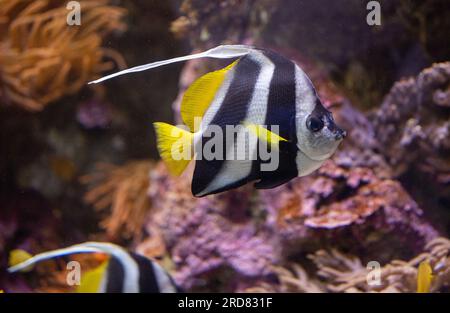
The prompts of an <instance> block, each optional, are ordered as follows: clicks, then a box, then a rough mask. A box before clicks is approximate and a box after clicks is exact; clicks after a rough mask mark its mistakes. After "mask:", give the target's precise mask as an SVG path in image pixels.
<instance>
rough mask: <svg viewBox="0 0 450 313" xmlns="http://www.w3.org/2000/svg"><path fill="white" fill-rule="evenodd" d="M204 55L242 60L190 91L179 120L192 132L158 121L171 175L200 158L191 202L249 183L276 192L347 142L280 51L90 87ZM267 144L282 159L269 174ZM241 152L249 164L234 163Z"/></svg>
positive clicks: (239, 51)
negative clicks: (200, 61) (180, 65)
mask: <svg viewBox="0 0 450 313" xmlns="http://www.w3.org/2000/svg"><path fill="white" fill-rule="evenodd" d="M204 57H210V58H219V59H226V58H238V59H237V60H235V61H234V62H233V63H231V64H230V65H228V66H227V67H225V68H223V69H221V70H218V71H214V72H210V73H207V74H206V75H204V76H202V77H200V78H199V79H197V80H196V81H195V82H194V83H192V84H191V85H190V87H189V88H188V89H187V90H186V92H185V94H184V97H183V100H182V103H181V116H182V119H183V122H184V123H185V124H186V125H187V127H188V129H183V128H182V127H176V126H172V125H169V124H166V123H161V122H157V123H154V127H155V130H156V134H157V145H158V150H159V153H160V155H161V157H162V159H163V160H164V161H165V163H166V165H167V166H168V168H169V170H170V171H171V172H172V173H173V174H175V175H180V174H181V173H182V172H183V171H184V169H185V168H186V167H187V165H188V163H189V161H190V160H191V159H192V158H195V169H194V174H193V178H192V185H191V188H192V193H193V195H194V196H196V197H202V196H206V195H209V194H214V193H219V192H222V191H226V190H229V189H233V188H236V187H239V186H242V185H244V184H246V183H248V182H252V181H255V185H254V186H255V187H256V188H257V189H266V188H274V187H276V186H279V185H281V184H284V183H286V182H288V181H289V180H291V179H293V178H295V177H298V176H305V175H308V174H310V173H312V172H313V171H315V170H316V169H318V168H319V167H320V166H321V165H322V164H323V162H324V161H325V160H327V159H328V158H330V157H331V155H332V154H333V153H334V152H335V150H336V149H337V147H338V145H339V143H340V142H341V141H342V139H343V138H344V137H345V136H346V132H345V131H344V130H343V129H341V128H340V127H338V126H337V125H336V123H335V121H334V119H333V115H332V113H331V112H330V111H328V110H327V109H326V108H325V107H324V106H323V104H322V102H321V101H320V99H319V97H318V95H317V92H316V90H315V88H314V86H313V84H312V82H311V80H310V79H309V78H308V76H307V75H306V74H305V73H304V72H303V70H302V69H301V68H300V67H299V66H298V65H296V64H295V63H294V62H293V61H291V60H289V59H287V58H285V57H283V56H281V55H279V54H277V53H275V52H272V51H269V50H263V49H259V48H254V47H250V46H244V45H223V46H218V47H216V48H213V49H210V50H208V51H205V52H201V53H198V54H192V55H187V56H182V57H178V58H174V59H168V60H163V61H159V62H154V63H149V64H146V65H141V66H137V67H134V68H130V69H126V70H124V71H121V72H118V73H114V74H111V75H108V76H105V77H103V78H100V79H98V80H95V81H93V82H91V83H98V82H102V81H104V80H107V79H110V78H112V77H115V76H119V75H123V74H127V73H132V72H139V71H144V70H147V69H151V68H155V67H159V66H162V65H167V64H171V63H175V62H180V61H186V60H191V59H197V58H204ZM199 119H200V122H196V121H198V120H199ZM228 126H235V127H236V129H237V131H236V133H233V134H232V135H229V133H228V132H227V127H228ZM238 126H242V127H238ZM213 129H214V130H213ZM275 129H276V130H275ZM217 130H221V133H222V135H221V136H222V137H219V139H218V141H217V138H216V140H214V144H216V145H215V146H214V148H211V146H213V145H214V144H212V142H213V137H212V134H214V133H217ZM231 137H232V138H231ZM231 139H232V140H231ZM217 142H219V145H217ZM220 144H222V147H220ZM263 145H265V146H266V147H267V146H268V145H270V149H267V150H268V151H270V152H276V153H277V154H276V155H277V157H278V162H276V164H277V166H276V167H275V168H273V169H271V170H262V167H263V166H264V165H268V164H269V163H270V162H269V161H270V160H269V161H268V160H267V159H263V158H262V154H261V153H260V151H261V150H260V148H261V147H262V146H263ZM207 147H208V148H210V150H211V151H213V153H214V154H215V155H216V152H217V150H218V149H222V150H223V152H222V154H221V155H222V157H221V158H212V159H211V158H207V157H203V156H202V157H198V153H199V151H200V152H203V151H204V150H205V148H207ZM243 147H244V148H243ZM239 149H241V150H242V149H244V150H245V152H246V153H245V156H244V158H242V157H241V158H239V157H236V151H239ZM180 155H183V156H186V155H187V156H188V157H184V158H183V157H180ZM219 155H220V154H219Z"/></svg>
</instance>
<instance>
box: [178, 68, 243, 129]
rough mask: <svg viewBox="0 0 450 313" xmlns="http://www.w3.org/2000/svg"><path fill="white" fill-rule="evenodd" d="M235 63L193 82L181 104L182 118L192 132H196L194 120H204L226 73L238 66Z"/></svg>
mask: <svg viewBox="0 0 450 313" xmlns="http://www.w3.org/2000/svg"><path fill="white" fill-rule="evenodd" d="M237 62H238V61H235V62H233V63H231V64H230V65H228V66H227V67H225V68H223V69H221V70H218V71H214V72H210V73H207V74H205V75H203V76H202V77H200V78H198V79H197V80H196V81H195V82H193V83H192V84H191V85H190V86H189V88H188V89H187V90H186V92H185V93H184V96H183V101H182V102H181V117H182V118H183V122H184V123H185V124H186V125H187V126H188V127H189V129H190V130H191V132H196V131H198V129H195V126H197V127H198V126H199V125H194V120H195V118H196V117H198V118H202V117H203V115H204V114H205V112H206V109H208V107H209V105H210V104H211V102H212V100H213V99H214V96H215V95H216V92H217V90H218V89H219V87H220V86H221V85H222V82H223V80H224V79H225V75H226V73H227V72H228V71H229V70H230V69H231V68H232V67H233V66H234V65H236V63H237Z"/></svg>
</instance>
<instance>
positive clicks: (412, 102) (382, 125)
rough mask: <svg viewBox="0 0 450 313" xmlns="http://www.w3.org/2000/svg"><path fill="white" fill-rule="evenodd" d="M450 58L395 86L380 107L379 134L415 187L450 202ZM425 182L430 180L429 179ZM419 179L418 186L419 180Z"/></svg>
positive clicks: (386, 150)
mask: <svg viewBox="0 0 450 313" xmlns="http://www.w3.org/2000/svg"><path fill="white" fill-rule="evenodd" d="M449 117H450V63H449V62H446V63H437V64H434V65H433V66H432V67H431V68H428V69H425V70H424V71H422V72H421V73H420V74H419V75H418V76H417V77H412V78H409V79H405V80H401V81H399V82H398V83H396V84H395V85H394V87H392V89H391V91H390V92H389V94H388V95H387V96H386V98H385V100H384V101H383V103H382V105H381V106H380V108H379V109H378V110H377V111H376V112H375V113H374V127H375V130H376V136H377V138H378V140H379V141H380V144H382V145H383V149H382V150H381V152H382V153H383V154H384V155H385V156H386V159H387V161H388V163H389V164H390V166H391V167H392V168H393V170H394V174H395V176H396V177H401V176H403V177H405V182H406V184H409V185H412V186H410V187H411V188H414V187H415V189H413V191H414V193H416V192H417V193H419V194H420V193H421V191H423V189H425V188H426V189H427V197H430V195H432V196H431V198H434V199H435V200H438V199H439V198H441V199H443V200H444V201H446V203H447V206H448V205H449V204H450V197H449V195H450V136H449V134H450V121H449ZM424 182H427V183H426V184H424ZM414 185H415V186H414Z"/></svg>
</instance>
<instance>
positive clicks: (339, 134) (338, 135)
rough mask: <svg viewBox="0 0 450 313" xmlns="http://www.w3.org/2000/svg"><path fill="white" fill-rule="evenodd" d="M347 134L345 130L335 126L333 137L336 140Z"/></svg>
mask: <svg viewBox="0 0 450 313" xmlns="http://www.w3.org/2000/svg"><path fill="white" fill-rule="evenodd" d="M346 136H347V132H346V131H345V130H343V129H340V128H337V129H336V131H335V135H334V139H335V140H336V141H338V140H342V139H344V138H345V137H346Z"/></svg>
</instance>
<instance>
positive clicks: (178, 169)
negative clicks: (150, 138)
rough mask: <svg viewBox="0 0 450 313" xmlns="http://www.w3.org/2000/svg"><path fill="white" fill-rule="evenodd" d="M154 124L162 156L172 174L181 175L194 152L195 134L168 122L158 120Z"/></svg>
mask: <svg viewBox="0 0 450 313" xmlns="http://www.w3.org/2000/svg"><path fill="white" fill-rule="evenodd" d="M153 125H154V127H155V130H156V137H157V145H158V151H159V154H160V156H161V158H162V159H163V160H164V163H165V164H166V165H167V167H168V169H169V171H170V172H171V173H172V174H174V175H176V176H178V175H180V174H181V173H182V172H183V171H184V169H185V168H186V167H187V166H188V164H189V162H190V161H191V159H192V156H193V154H194V152H193V151H192V150H193V140H194V134H193V133H190V132H188V131H186V130H184V129H181V128H178V127H175V126H172V125H169V124H166V123H160V122H158V123H153Z"/></svg>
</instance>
